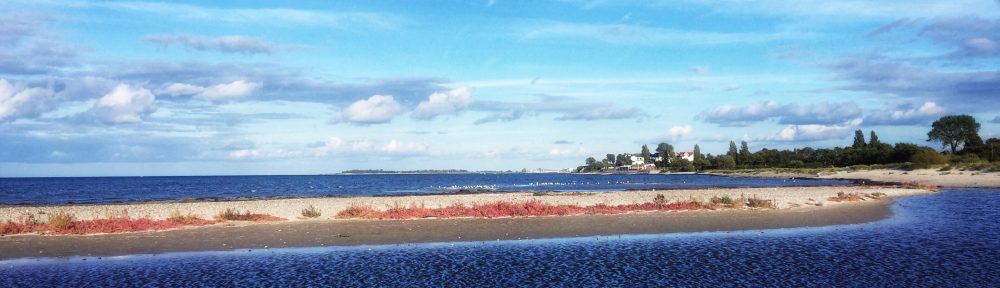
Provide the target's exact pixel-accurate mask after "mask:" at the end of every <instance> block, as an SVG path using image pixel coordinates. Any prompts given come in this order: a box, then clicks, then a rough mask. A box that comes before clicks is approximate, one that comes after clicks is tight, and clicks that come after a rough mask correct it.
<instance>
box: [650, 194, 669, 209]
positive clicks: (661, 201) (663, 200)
mask: <svg viewBox="0 0 1000 288" xmlns="http://www.w3.org/2000/svg"><path fill="white" fill-rule="evenodd" d="M653 204H656V205H660V206H663V205H666V204H667V197H664V196H663V194H656V197H653Z"/></svg>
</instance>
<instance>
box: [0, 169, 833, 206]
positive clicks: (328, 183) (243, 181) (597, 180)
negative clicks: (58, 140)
mask: <svg viewBox="0 0 1000 288" xmlns="http://www.w3.org/2000/svg"><path fill="white" fill-rule="evenodd" d="M834 184H841V185H845V184H850V182H848V181H842V180H793V179H765V178H731V177H717V176H709V175H592V174H591V175H581V174H413V175H314V176H192V177H86V178H73V177H69V178H0V204H66V203H113V202H139V201H168V200H182V199H208V198H210V199H246V198H271V197H308V196H349V195H395V194H421V193H440V192H452V191H457V190H460V189H485V190H506V191H525V190H544V191H593V190H626V189H657V188H659V189H667V188H706V187H776V186H811V185H834Z"/></svg>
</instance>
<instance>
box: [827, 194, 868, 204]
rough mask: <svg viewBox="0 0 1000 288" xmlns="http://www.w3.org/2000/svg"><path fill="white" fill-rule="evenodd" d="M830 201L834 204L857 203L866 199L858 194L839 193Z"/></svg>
mask: <svg viewBox="0 0 1000 288" xmlns="http://www.w3.org/2000/svg"><path fill="white" fill-rule="evenodd" d="M828 200H830V201H833V202H857V201H862V200H865V197H864V195H861V194H858V193H844V192H837V196H835V197H830V198H829V199H828Z"/></svg>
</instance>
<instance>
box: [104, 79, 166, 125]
mask: <svg viewBox="0 0 1000 288" xmlns="http://www.w3.org/2000/svg"><path fill="white" fill-rule="evenodd" d="M155 101H156V96H153V93H152V92H150V91H149V90H148V89H145V88H142V87H134V88H133V87H132V86H129V85H128V84H118V86H115V88H114V89H113V90H111V92H109V93H108V94H104V96H103V97H101V99H98V100H97V103H94V107H92V108H91V109H90V111H89V113H90V115H92V116H93V117H95V118H96V119H97V120H98V121H101V122H103V123H105V124H118V123H137V122H141V121H142V118H143V117H145V116H146V115H149V114H150V113H153V111H154V110H156V108H155V107H154V106H153V102H155Z"/></svg>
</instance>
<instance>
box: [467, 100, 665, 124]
mask: <svg viewBox="0 0 1000 288" xmlns="http://www.w3.org/2000/svg"><path fill="white" fill-rule="evenodd" d="M538 98H539V101H538V102H502V101H479V102H476V104H475V105H473V106H472V107H471V108H470V109H472V110H476V111H487V112H490V113H489V114H487V115H486V116H484V117H483V118H480V119H478V120H476V121H475V124H477V125H478V124H485V123H490V122H508V121H514V120H518V119H521V118H523V117H526V116H536V115H541V114H556V115H558V116H556V117H555V118H554V119H555V120H559V121H578V120H620V119H643V118H646V117H649V115H647V114H646V113H645V112H643V111H642V110H641V109H639V108H634V107H621V106H618V105H616V104H614V103H600V102H584V101H580V100H578V99H576V98H574V97H567V96H552V95H538Z"/></svg>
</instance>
